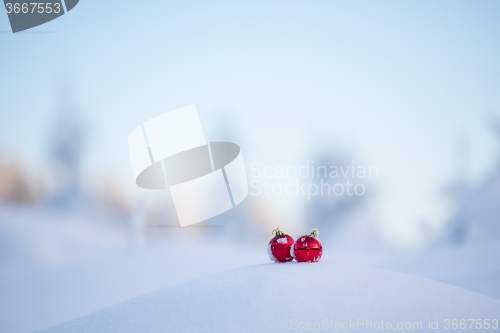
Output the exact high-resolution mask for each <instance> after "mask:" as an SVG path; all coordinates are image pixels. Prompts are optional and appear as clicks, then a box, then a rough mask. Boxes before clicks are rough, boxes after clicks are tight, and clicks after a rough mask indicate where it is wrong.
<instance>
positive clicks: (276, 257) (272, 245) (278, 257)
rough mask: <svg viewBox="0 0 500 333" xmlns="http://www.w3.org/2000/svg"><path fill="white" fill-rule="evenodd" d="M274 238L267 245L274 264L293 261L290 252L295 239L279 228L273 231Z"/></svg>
mask: <svg viewBox="0 0 500 333" xmlns="http://www.w3.org/2000/svg"><path fill="white" fill-rule="evenodd" d="M273 235H274V237H273V238H272V239H271V240H270V241H269V244H268V245H267V254H268V255H269V258H270V259H271V260H272V261H274V262H288V261H292V260H293V257H292V255H291V254H290V250H291V248H292V244H293V238H292V237H291V236H289V235H286V234H284V233H283V230H281V229H280V228H277V229H275V230H273Z"/></svg>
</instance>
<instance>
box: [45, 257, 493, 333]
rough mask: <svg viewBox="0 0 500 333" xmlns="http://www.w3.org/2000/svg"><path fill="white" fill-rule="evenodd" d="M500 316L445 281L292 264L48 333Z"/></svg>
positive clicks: (166, 295) (213, 281)
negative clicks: (444, 282)
mask: <svg viewBox="0 0 500 333" xmlns="http://www.w3.org/2000/svg"><path fill="white" fill-rule="evenodd" d="M499 314H500V301H497V300H494V299H492V298H489V297H486V296H482V295H479V294H476V293H474V292H470V291H467V290H464V289H460V288H458V287H454V286H450V285H446V284H443V283H441V282H437V281H433V280H427V279H423V278H419V277H416V276H411V275H406V274H401V273H396V272H392V271H387V270H381V269H376V268H371V267H365V266H355V265H345V264H339V263H333V262H326V261H322V262H319V263H314V264H308V263H295V262H292V263H286V264H264V265H258V266H250V267H245V268H241V269H236V270H231V271H226V272H223V273H217V274H212V275H208V276H204V277H202V278H198V279H194V280H191V281H186V282H183V283H180V284H177V285H172V286H170V287H167V288H165V289H161V290H158V291H155V292H152V293H149V294H146V295H143V296H140V297H137V298H133V299H131V300H128V301H125V302H123V303H119V304H117V305H114V306H111V307H108V308H105V309H103V310H100V311H97V312H94V313H92V314H89V315H86V316H83V317H80V318H77V319H75V320H72V321H69V322H66V323H63V324H60V325H58V326H54V327H51V328H48V329H46V330H44V331H43V332H54V333H55V332H65V333H67V332H99V333H102V332H196V333H198V332H284V331H290V329H293V328H301V327H302V328H307V325H312V327H314V323H315V322H316V329H318V328H319V326H318V325H321V329H335V325H337V328H339V327H338V325H339V324H341V325H342V324H343V325H344V326H345V325H350V329H353V326H351V325H352V324H353V323H354V322H355V323H356V324H355V325H357V324H360V323H361V320H363V324H362V325H360V326H356V328H357V330H358V331H364V330H368V331H373V329H375V328H371V327H370V325H372V327H373V325H375V327H376V326H377V323H378V325H380V324H381V322H382V321H383V325H384V327H385V328H388V326H387V325H388V324H389V323H390V325H391V327H392V329H391V330H388V331H391V332H403V331H408V329H406V330H404V327H401V325H403V326H404V325H408V323H409V324H411V325H412V326H414V325H415V323H417V324H416V325H418V323H419V322H420V323H421V325H422V326H421V329H419V331H424V332H425V331H434V332H436V331H437V330H435V329H434V330H430V329H429V322H432V323H436V321H437V325H439V326H438V327H439V330H443V328H444V325H445V319H450V320H452V319H458V321H460V320H461V319H465V320H466V321H467V319H468V318H481V319H490V322H491V320H492V319H495V318H496V319H500V318H499V317H500V316H499ZM368 323H369V324H368ZM398 324H399V326H400V328H402V329H397V326H398ZM365 325H367V326H365ZM434 325H435V324H434ZM344 328H346V327H344ZM407 328H408V327H407ZM468 328H469V322H468V323H467V329H468ZM467 329H465V330H463V329H461V331H468V330H467Z"/></svg>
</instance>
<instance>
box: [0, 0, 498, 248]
mask: <svg viewBox="0 0 500 333" xmlns="http://www.w3.org/2000/svg"><path fill="white" fill-rule="evenodd" d="M499 17H500V2H497V1H439V2H436V1H405V2H401V1H356V2H353V1H331V0H329V1H271V2H270V1H247V2H234V1H225V2H210V3H209V2H178V3H174V2H169V1H148V2H140V1H119V2H118V1H115V2H112V3H111V2H102V1H92V0H81V1H80V3H79V5H78V6H77V7H75V9H74V10H73V11H71V12H70V13H68V14H67V15H64V16H63V17H61V18H59V19H57V20H55V21H53V22H50V23H47V24H45V25H42V26H40V27H37V28H34V29H32V30H31V31H51V32H55V33H48V34H41V33H39V34H33V33H26V34H16V35H12V34H7V33H2V34H0V102H1V104H0V110H1V111H0V112H1V113H0V115H1V121H0V147H2V149H3V150H6V151H7V152H8V153H9V154H10V155H15V156H18V157H19V158H20V159H22V160H24V161H25V163H27V164H30V165H32V166H33V168H37V167H38V166H40V165H41V164H43V158H44V155H45V154H46V150H47V147H46V144H47V139H48V131H49V129H50V126H51V124H52V122H53V120H54V114H55V108H56V106H57V105H58V100H59V94H60V92H61V91H62V90H63V89H62V88H61V86H62V85H64V84H65V82H71V83H72V85H74V87H75V89H76V94H75V95H76V96H75V103H76V104H77V105H78V106H79V107H80V108H81V109H82V113H83V117H84V118H85V119H86V121H87V122H88V124H89V126H90V130H91V131H90V141H89V143H88V154H87V156H86V161H85V163H86V166H87V168H86V177H87V179H88V180H89V181H92V180H93V179H95V178H94V177H95V175H97V174H100V173H103V172H108V173H115V174H117V175H119V177H121V179H123V182H124V183H127V184H129V182H132V173H131V170H130V165H129V160H128V149H127V136H128V134H129V133H130V131H131V130H132V129H133V128H135V127H136V126H137V125H138V124H140V123H142V122H144V121H145V120H148V119H150V118H152V117H154V116H156V115H158V114H160V113H163V112H166V111H169V110H173V109H175V108H178V107H182V106H185V105H189V104H193V103H194V104H196V105H197V107H198V112H199V114H200V118H201V121H202V124H203V126H204V129H205V134H206V137H207V138H208V139H210V140H218V139H229V140H231V141H234V142H237V143H239V144H240V145H241V146H242V149H243V154H244V158H245V161H246V163H247V165H249V164H250V163H251V162H253V161H259V162H261V163H263V164H266V163H268V164H285V165H287V164H300V163H303V162H304V161H305V160H306V159H307V158H311V157H312V156H311V155H314V153H315V152H318V151H321V148H322V147H325V148H327V147H339V148H342V149H343V150H347V151H348V152H350V153H351V154H352V156H353V157H354V158H356V160H357V162H358V161H359V163H360V164H365V165H377V166H378V167H379V170H380V177H379V179H378V180H377V181H376V182H375V184H374V190H376V192H377V195H378V196H377V199H376V200H375V201H374V202H373V207H372V208H373V210H374V214H377V215H378V216H380V218H381V220H383V221H385V222H384V223H386V226H387V229H388V230H392V231H391V232H392V233H393V235H395V236H397V237H400V238H401V239H403V240H404V241H416V240H415V237H417V236H415V235H416V234H417V233H416V231H415V230H416V228H417V222H418V221H419V220H421V219H426V220H429V221H431V222H432V223H435V224H436V225H437V224H439V223H442V222H443V221H444V220H445V219H446V217H447V216H449V214H451V213H452V211H451V210H450V207H448V206H446V205H445V203H444V202H443V201H442V200H441V197H440V193H439V191H440V190H441V189H442V187H443V186H444V185H446V184H447V182H449V181H450V180H451V179H452V177H453V172H454V171H455V166H454V149H455V147H454V145H455V141H456V137H457V135H458V134H459V133H464V134H465V135H466V136H467V137H468V140H469V145H470V163H471V165H470V170H471V178H472V180H473V181H478V180H479V179H481V177H482V176H483V175H484V174H485V172H488V170H489V169H491V167H492V166H493V163H494V162H495V160H496V157H497V153H498V144H497V143H498V142H497V140H496V138H495V137H494V136H493V134H492V133H491V131H490V130H489V128H488V120H489V119H490V118H491V117H493V116H494V115H496V116H500V94H499V91H500V79H499V78H500V65H499V60H498V59H500V43H499V41H500V20H499V19H498V18H499ZM9 29H10V27H9V24H8V19H7V15H6V14H0V31H8V30H9ZM224 126H234V129H233V130H232V131H227V133H226V134H225V135H224V138H222V137H221V136H222V134H221V128H223V127H224Z"/></svg>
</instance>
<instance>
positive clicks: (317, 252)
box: [292, 229, 323, 262]
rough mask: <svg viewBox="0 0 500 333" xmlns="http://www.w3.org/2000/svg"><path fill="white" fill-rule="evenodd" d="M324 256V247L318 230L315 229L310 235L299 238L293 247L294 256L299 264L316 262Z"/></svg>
mask: <svg viewBox="0 0 500 333" xmlns="http://www.w3.org/2000/svg"><path fill="white" fill-rule="evenodd" d="M322 254H323V246H322V245H321V242H320V241H319V239H318V230H316V229H313V230H312V231H311V233H310V234H309V235H303V236H299V237H298V238H297V240H295V242H294V243H293V246H292V256H294V257H295V259H297V261H298V262H316V261H318V260H319V259H320V258H321V255H322Z"/></svg>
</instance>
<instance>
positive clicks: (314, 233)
mask: <svg viewBox="0 0 500 333" xmlns="http://www.w3.org/2000/svg"><path fill="white" fill-rule="evenodd" d="M318 234H319V232H318V229H316V228H314V229H312V230H311V233H310V234H309V236H312V237H315V238H316V237H318Z"/></svg>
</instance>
